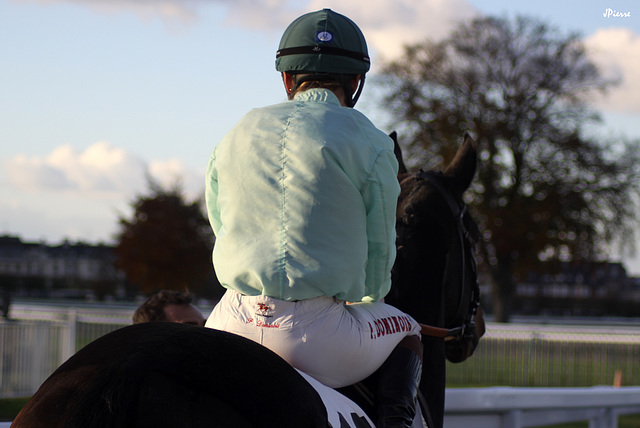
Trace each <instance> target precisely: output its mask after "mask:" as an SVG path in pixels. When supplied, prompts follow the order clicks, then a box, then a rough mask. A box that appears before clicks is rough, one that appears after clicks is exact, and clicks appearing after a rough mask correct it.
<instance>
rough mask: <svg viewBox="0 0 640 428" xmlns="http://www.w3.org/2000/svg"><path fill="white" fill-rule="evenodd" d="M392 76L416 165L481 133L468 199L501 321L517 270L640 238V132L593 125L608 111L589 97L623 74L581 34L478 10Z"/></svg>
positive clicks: (395, 106)
mask: <svg viewBox="0 0 640 428" xmlns="http://www.w3.org/2000/svg"><path fill="white" fill-rule="evenodd" d="M384 74H385V76H386V79H385V81H386V83H387V85H388V86H387V89H388V90H389V92H388V95H387V96H386V99H385V102H386V104H387V105H389V106H391V109H392V112H393V115H394V118H395V120H397V121H399V124H400V125H401V128H400V129H403V131H404V132H403V133H404V134H406V135H405V136H408V137H409V139H408V144H407V146H408V147H407V151H408V152H409V153H411V154H413V157H412V158H411V160H412V162H413V164H416V163H420V164H421V166H423V167H432V166H434V165H436V164H439V163H441V162H444V163H446V162H449V161H450V159H451V158H452V156H453V155H454V153H455V151H456V149H457V144H456V143H457V142H458V141H459V140H460V136H461V135H462V133H463V132H464V131H467V130H469V131H471V132H472V134H474V137H475V138H476V140H477V142H478V145H479V154H480V159H481V166H480V168H479V174H478V178H477V180H476V182H475V184H474V186H473V188H472V190H471V191H470V192H469V194H468V195H467V197H468V199H469V202H471V203H472V204H473V206H474V211H475V214H476V216H477V217H478V220H479V221H480V224H481V226H482V229H483V231H484V240H483V245H482V247H481V250H480V251H481V256H482V260H483V266H484V267H485V268H486V269H487V272H488V273H489V276H490V279H491V285H492V297H493V299H492V303H493V314H494V316H495V319H496V320H497V321H503V322H506V321H508V320H509V317H510V308H511V301H512V297H513V293H514V289H515V284H516V281H517V279H518V277H519V276H520V275H523V274H524V273H525V272H527V271H531V270H532V269H536V268H537V264H538V262H539V261H540V260H545V261H563V262H571V261H585V260H586V261H594V260H602V259H604V258H606V257H607V252H608V249H609V248H610V244H611V243H612V242H613V241H614V240H616V239H619V238H623V239H624V238H632V237H633V229H634V226H636V224H635V220H636V214H635V213H636V207H635V201H637V200H638V199H637V196H638V193H639V187H638V183H639V175H640V169H639V167H638V165H639V163H638V158H639V155H638V154H639V151H638V148H639V142H638V141H628V140H627V139H626V138H619V139H617V140H612V141H604V140H603V139H597V138H595V137H593V136H590V135H589V133H588V130H589V129H590V128H589V126H590V125H592V124H597V123H598V122H599V120H600V119H599V117H598V115H597V114H596V113H595V112H594V111H593V110H591V109H589V107H588V104H587V103H588V101H589V97H590V96H592V95H593V94H595V93H596V92H597V91H606V89H607V88H608V87H609V86H610V85H611V84H613V83H614V82H611V81H606V80H605V79H603V78H602V76H601V74H600V73H599V71H598V69H597V67H596V66H595V65H594V64H593V63H591V62H590V61H589V58H588V57H587V55H586V53H585V50H584V47H583V45H582V43H581V41H580V39H579V37H578V36H577V35H574V34H572V35H568V36H563V35H560V34H559V33H558V32H557V31H556V30H554V29H552V28H549V27H548V26H547V25H546V24H544V23H543V22H540V21H538V20H535V19H531V18H526V17H519V18H516V19H514V20H508V19H499V18H491V17H489V18H479V19H476V20H474V21H472V22H470V23H468V24H465V25H463V26H461V27H460V28H459V29H458V30H457V31H455V32H454V33H453V34H452V35H451V36H450V37H449V38H448V39H446V40H445V41H443V42H440V43H433V42H429V41H427V42H424V43H421V44H418V45H413V46H408V47H406V50H405V53H404V56H403V57H402V58H401V59H399V60H397V61H395V62H392V63H389V64H387V66H386V68H385V73H384ZM545 265H547V266H552V265H553V263H545Z"/></svg>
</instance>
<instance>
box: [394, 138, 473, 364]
mask: <svg viewBox="0 0 640 428" xmlns="http://www.w3.org/2000/svg"><path fill="white" fill-rule="evenodd" d="M393 137H394V135H392V138H393ZM395 142H396V156H398V161H399V163H400V172H399V175H398V179H399V180H400V185H401V194H400V198H399V200H398V208H397V212H396V220H397V222H396V231H397V237H398V238H397V239H398V242H397V244H398V245H397V247H398V255H397V258H396V264H395V266H394V271H393V280H394V281H393V287H392V291H391V293H390V295H389V297H388V298H387V300H388V301H389V302H390V303H392V304H394V305H396V306H398V307H399V308H400V309H402V310H404V311H405V312H407V313H408V314H409V315H411V316H413V317H414V318H415V319H416V320H417V321H418V322H421V323H423V324H428V325H432V326H436V327H442V328H446V329H452V331H455V333H456V334H455V335H452V337H450V338H448V339H450V340H447V342H446V347H445V349H446V356H447V358H448V359H449V360H450V361H453V362H459V361H464V360H465V359H466V358H468V357H469V356H470V355H471V354H472V353H473V351H474V349H475V347H476V346H477V344H478V340H479V338H480V336H482V334H484V322H483V319H482V312H481V311H476V308H477V306H478V302H479V295H478V294H479V290H478V286H477V271H476V266H475V253H474V246H475V244H476V242H477V241H478V240H479V237H480V232H479V229H478V226H477V224H476V223H475V221H474V220H473V219H472V218H471V216H470V215H469V213H468V212H467V210H466V206H465V204H464V202H463V194H464V192H465V191H466V190H467V189H468V188H469V186H470V185H471V182H472V180H473V177H474V176H475V173H476V166H477V146H476V143H475V141H474V140H473V139H472V138H471V137H470V136H469V135H465V138H464V141H463V144H462V145H461V146H460V148H459V149H458V152H457V154H456V156H455V158H454V159H453V161H452V162H451V163H450V164H449V165H447V167H446V168H445V169H444V171H442V172H422V171H420V172H419V173H409V172H408V171H407V170H406V168H405V167H404V162H403V161H402V153H401V152H400V147H399V145H398V143H397V140H396V141H395ZM474 321H475V322H474ZM458 328H461V329H459V330H457V329H458Z"/></svg>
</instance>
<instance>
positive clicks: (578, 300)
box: [514, 262, 640, 316]
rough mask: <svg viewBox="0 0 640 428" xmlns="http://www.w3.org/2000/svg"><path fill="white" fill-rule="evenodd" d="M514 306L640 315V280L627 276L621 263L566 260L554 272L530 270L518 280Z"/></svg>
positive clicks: (541, 311)
mask: <svg viewBox="0 0 640 428" xmlns="http://www.w3.org/2000/svg"><path fill="white" fill-rule="evenodd" d="M541 271H542V272H544V267H543V269H541ZM514 309H515V312H516V313H520V314H526V315H571V316H640V279H639V278H630V277H629V276H627V271H626V269H625V268H624V266H623V265H622V264H621V263H610V262H598V263H596V262H593V263H580V264H574V263H564V264H562V265H561V268H560V270H559V271H558V272H556V273H554V274H548V273H537V272H531V273H529V274H528V275H527V276H526V278H525V279H523V280H521V281H519V283H518V285H517V288H516V293H515V301H514Z"/></svg>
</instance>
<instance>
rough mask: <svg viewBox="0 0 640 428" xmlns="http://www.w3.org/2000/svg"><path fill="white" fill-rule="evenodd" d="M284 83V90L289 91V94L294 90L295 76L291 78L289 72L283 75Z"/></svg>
mask: <svg viewBox="0 0 640 428" xmlns="http://www.w3.org/2000/svg"><path fill="white" fill-rule="evenodd" d="M282 81H283V82H284V89H285V90H286V91H287V94H288V93H290V92H291V91H292V90H293V86H294V82H293V76H291V75H290V74H289V73H287V72H283V73H282Z"/></svg>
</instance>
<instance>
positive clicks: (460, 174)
mask: <svg viewBox="0 0 640 428" xmlns="http://www.w3.org/2000/svg"><path fill="white" fill-rule="evenodd" d="M477 166H478V145H477V143H476V142H475V140H474V139H473V138H471V136H470V135H469V134H467V133H465V134H464V140H463V141H462V145H461V146H460V148H459V149H458V152H457V153H456V156H455V158H454V159H453V161H452V162H451V163H450V164H449V166H447V168H446V170H445V172H444V173H445V175H447V176H451V177H455V178H456V179H457V180H456V181H457V183H458V190H459V192H460V194H462V193H463V192H464V191H465V190H467V189H468V188H469V186H470V185H471V182H472V181H473V177H474V176H475V175H476V168H477Z"/></svg>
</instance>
